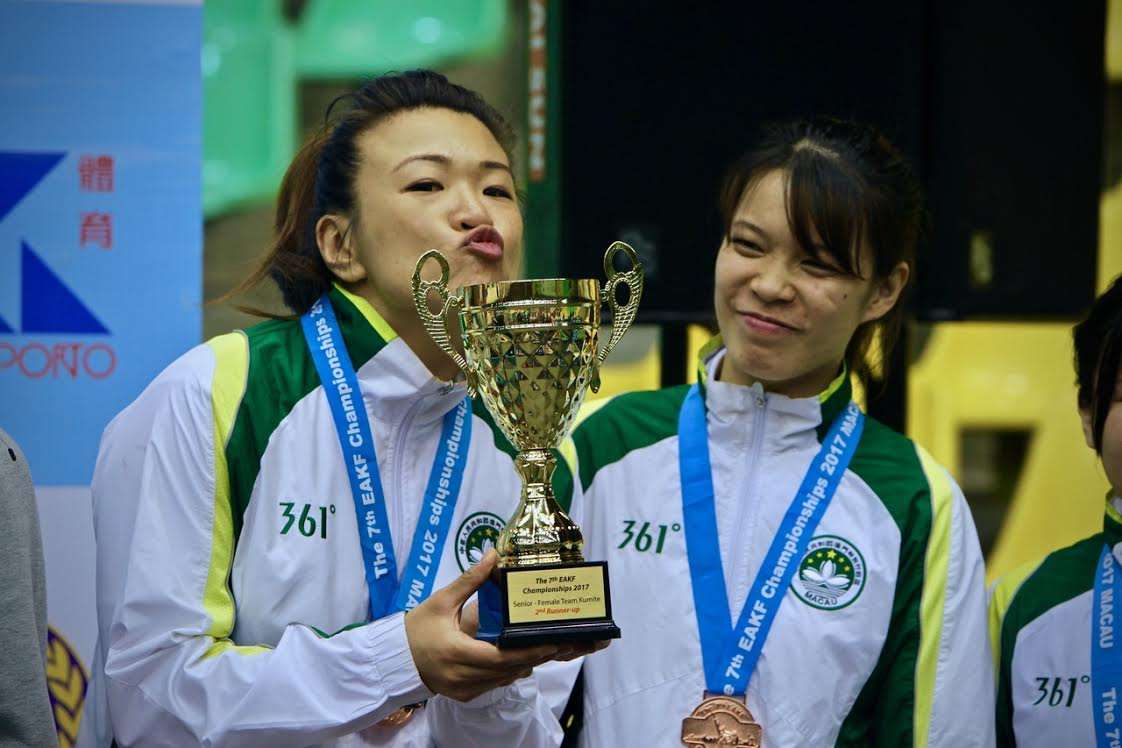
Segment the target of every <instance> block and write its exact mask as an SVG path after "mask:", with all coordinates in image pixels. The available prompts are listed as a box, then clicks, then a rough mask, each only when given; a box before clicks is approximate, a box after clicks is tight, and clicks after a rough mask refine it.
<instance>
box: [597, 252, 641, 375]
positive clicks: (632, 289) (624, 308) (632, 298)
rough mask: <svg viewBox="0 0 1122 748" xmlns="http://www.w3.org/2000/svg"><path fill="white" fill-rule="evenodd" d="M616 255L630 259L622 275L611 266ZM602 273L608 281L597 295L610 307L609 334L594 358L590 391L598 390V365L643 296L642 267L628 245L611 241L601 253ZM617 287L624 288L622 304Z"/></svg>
mask: <svg viewBox="0 0 1122 748" xmlns="http://www.w3.org/2000/svg"><path fill="white" fill-rule="evenodd" d="M620 252H623V253H624V254H626V255H627V257H628V259H630V260H631V269H630V270H625V271H624V272H622V273H620V272H617V271H616V269H615V264H614V263H613V260H615V257H616V255H617V254H619V253H620ZM604 273H605V274H606V275H607V276H608V282H607V283H605V284H604V290H603V293H602V294H601V296H602V297H606V298H607V300H608V304H609V305H610V306H611V308H612V333H611V335H609V336H608V342H607V343H606V344H604V350H602V351H600V354H599V355H598V356H597V357H596V359H597V360H596V370H595V371H594V372H593V373H592V381H591V382H590V383H589V387H590V388H591V389H592V391H593V392H599V391H600V365H601V364H603V363H604V359H606V358H607V357H608V354H609V353H611V352H612V349H613V348H615V347H616V344H617V343H619V341H620V340H621V339H622V338H623V336H624V334H626V333H627V331H628V329H630V327H631V323H633V322H634V321H635V314H636V312H638V310H639V299H640V298H641V297H642V296H643V266H642V265H641V264H639V256H638V255H637V254H635V250H634V249H632V248H631V245H629V244H625V243H623V242H612V246H610V247H608V251H607V252H605V253H604ZM621 284H622V285H624V286H627V290H628V298H627V303H626V304H620V303H619V299H617V298H616V289H617V288H618V287H619V286H620V285H621Z"/></svg>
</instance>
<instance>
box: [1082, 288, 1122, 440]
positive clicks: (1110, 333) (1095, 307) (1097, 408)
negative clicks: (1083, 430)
mask: <svg viewBox="0 0 1122 748" xmlns="http://www.w3.org/2000/svg"><path fill="white" fill-rule="evenodd" d="M1072 337H1074V338H1075V378H1076V384H1077V385H1078V387H1079V394H1078V399H1079V407H1080V408H1081V409H1082V410H1086V411H1088V412H1090V413H1091V434H1092V436H1093V440H1094V444H1095V451H1096V452H1098V453H1100V454H1101V453H1102V450H1103V427H1104V426H1105V425H1106V416H1107V414H1108V413H1109V412H1110V406H1111V403H1113V402H1114V390H1115V386H1116V385H1117V382H1118V363H1119V358H1122V277H1120V278H1115V279H1114V282H1113V283H1111V284H1110V288H1108V289H1107V290H1106V291H1105V292H1104V293H1103V295H1102V296H1100V297H1098V298H1097V299H1095V303H1094V304H1092V305H1091V310H1090V311H1089V312H1087V317H1086V318H1085V319H1084V320H1083V321H1082V322H1080V323H1079V324H1077V325H1076V326H1075V330H1074V334H1073V336H1072Z"/></svg>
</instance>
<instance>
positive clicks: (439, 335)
mask: <svg viewBox="0 0 1122 748" xmlns="http://www.w3.org/2000/svg"><path fill="white" fill-rule="evenodd" d="M429 260H436V263H437V264H438V265H440V279H439V280H434V281H427V280H422V279H421V269H422V268H423V267H424V266H425V263H426V262H428V261H429ZM448 277H449V271H448V260H446V259H444V255H442V254H440V252H439V251H438V250H435V249H430V250H429V251H428V252H425V253H424V254H423V255H421V257H420V259H418V260H417V265H416V266H415V267H414V268H413V305H414V306H416V307H417V314H418V315H419V316H420V318H421V324H423V325H424V326H425V330H427V331H428V334H429V337H431V338H432V339H433V340H434V341H435V342H436V345H437V346H438V347H439V348H440V350H442V351H444V352H445V353H447V354H448V357H449V358H451V359H452V361H453V362H454V363H455V364H456V366H458V367H460V370H461V371H463V373H464V375H465V376H466V377H467V386H468V395H469V396H471V397H475V394H476V389H477V388H476V386H475V382H476V377H475V370H474V369H472V367H471V364H469V363H468V362H467V359H465V358H464V357H463V356H462V355H460V352H459V351H457V350H456V349H455V347H454V346H453V345H452V339H451V336H449V334H448V314H449V313H451V312H457V313H458V312H459V311H460V308H461V307H462V306H463V300H462V299H461V298H460V297H459V296H450V295H449V294H448ZM429 291H436V295H437V296H438V297H439V299H440V312H439V313H436V314H434V313H433V312H432V310H431V309H429Z"/></svg>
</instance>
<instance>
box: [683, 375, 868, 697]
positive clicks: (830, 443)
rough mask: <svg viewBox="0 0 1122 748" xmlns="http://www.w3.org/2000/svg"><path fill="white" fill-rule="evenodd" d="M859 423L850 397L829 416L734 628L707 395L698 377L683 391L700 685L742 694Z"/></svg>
mask: <svg viewBox="0 0 1122 748" xmlns="http://www.w3.org/2000/svg"><path fill="white" fill-rule="evenodd" d="M864 425H865V415H864V414H863V413H862V412H861V409H860V408H859V407H857V404H856V403H853V402H850V403H849V405H848V407H847V408H846V409H845V411H843V412H842V414H841V415H839V416H838V417H837V418H835V419H834V422H833V424H831V426H830V430H829V432H828V433H827V434H826V438H825V439H824V440H823V441H822V447H821V449H820V450H819V451H818V454H817V456H816V457H815V458H814V460H813V461H812V462H811V464H810V468H809V469H808V470H807V473H806V476H805V477H804V478H803V481H802V484H801V485H800V486H799V490H798V493H796V494H795V498H794V499H793V500H792V502H791V505H790V506H789V507H788V509H787V512H786V514H785V515H784V517H783V522H782V524H780V526H779V530H778V532H777V533H776V536H775V538H774V540H772V543H771V547H770V548H769V549H768V552H767V555H766V556H764V560H763V563H762V564H761V566H760V571H759V573H758V574H757V575H756V579H755V581H754V582H753V583H752V587H751V589H750V590H749V592H748V597H747V598H745V600H744V607H743V609H742V610H741V612H740V617H739V619H738V620H737V622H736V626H735V627H734V626H733V625H732V622H731V620H730V618H729V602H728V600H729V598H728V591H727V589H726V587H725V577H724V571H723V569H722V565H721V556H720V543H719V541H718V535H717V511H716V506H715V501H714V494H713V473H712V468H711V465H710V461H709V429H708V424H707V422H706V413H705V401H704V400H703V399H702V397H701V391H700V389H699V388H698V386H697V385H696V384H695V385H693V386H692V387H691V388H690V390H689V392H688V393H687V395H686V399H685V401H684V402H683V403H682V409H681V411H680V412H679V416H678V463H679V465H678V466H679V470H680V472H681V483H682V516H683V520H684V523H685V531H686V556H687V558H688V561H689V567H690V583H691V585H692V587H693V602H694V611H695V613H696V615H697V629H698V634H699V636H700V639H701V657H702V661H703V662H704V667H705V688H706V690H707V691H709V692H710V693H716V694H724V695H726V696H733V695H739V696H742V695H744V694H745V693H746V692H747V690H748V682H749V679H750V678H751V677H752V673H753V672H755V669H756V663H757V662H758V661H759V659H760V653H761V652H762V651H763V648H764V642H765V641H767V637H768V634H769V633H770V632H771V626H772V623H774V622H775V616H776V614H777V613H778V612H779V606H780V604H781V603H782V602H783V597H784V594H785V593H786V591H787V588H788V587H789V586H790V584H791V580H792V579H793V577H794V575H795V571H796V570H797V569H798V566H799V562H800V560H801V559H802V557H803V556H804V555H805V554H806V549H807V546H808V545H809V544H810V541H811V538H812V537H813V536H814V531H815V529H816V528H817V527H818V523H819V521H820V520H821V519H822V516H823V515H824V514H825V513H826V509H827V507H829V505H830V501H831V500H832V499H833V498H834V494H835V493H836V492H837V489H838V484H839V483H840V482H841V478H842V476H843V475H844V474H845V471H846V469H847V468H848V467H849V462H850V460H851V459H852V458H853V454H854V452H856V451H857V444H858V442H860V440H861V432H862V430H863V428H864Z"/></svg>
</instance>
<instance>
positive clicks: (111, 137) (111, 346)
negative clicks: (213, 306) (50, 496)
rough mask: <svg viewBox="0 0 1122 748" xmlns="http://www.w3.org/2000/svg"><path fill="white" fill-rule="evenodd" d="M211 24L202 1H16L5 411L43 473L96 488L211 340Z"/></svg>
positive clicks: (4, 15)
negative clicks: (151, 400) (142, 407)
mask: <svg viewBox="0 0 1122 748" xmlns="http://www.w3.org/2000/svg"><path fill="white" fill-rule="evenodd" d="M201 34H202V7H201V5H199V4H197V3H191V4H186V3H167V2H164V3H159V4H152V5H146V4H142V3H136V2H113V3H98V2H79V3H64V2H25V1H20V0H12V1H9V2H4V3H0V48H2V49H3V50H4V53H3V56H2V57H0V101H3V102H4V103H3V106H2V107H0V423H3V425H4V428H5V429H6V430H7V431H8V432H9V433H11V434H12V435H13V436H14V437H15V438H16V440H17V441H18V442H19V443H20V445H21V446H22V447H23V449H24V451H25V452H26V454H27V457H28V461H29V463H30V465H31V470H32V474H33V477H34V479H35V482H36V484H38V485H76V486H85V485H88V484H89V481H90V476H91V475H92V473H93V465H94V459H95V456H96V454H97V447H98V440H99V438H100V436H101V432H102V430H103V429H104V428H105V425H106V424H107V423H108V422H109V420H110V419H111V418H112V417H113V416H114V415H115V414H116V413H117V412H118V411H120V410H121V409H122V408H123V407H124V406H125V405H127V404H128V403H129V402H130V401H132V400H133V399H134V398H135V397H136V396H137V395H138V394H139V393H140V391H141V390H142V389H143V388H144V386H145V385H147V384H148V382H150V381H151V380H152V378H153V377H154V376H155V375H156V374H157V373H158V372H159V371H160V370H161V369H163V368H164V367H165V366H167V365H168V364H169V363H170V362H171V361H172V360H174V359H175V358H176V357H177V356H179V355H180V354H182V353H184V352H185V351H186V350H187V349H189V348H190V347H191V346H193V345H195V344H197V343H198V342H199V339H200V336H201V301H202V200H201V198H202V195H201V190H202V187H201V174H200V170H201V161H202V152H201V148H202V146H201V141H202V132H201V130H202V83H201V74H200V62H199V60H200V57H199V56H200V45H201Z"/></svg>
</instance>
